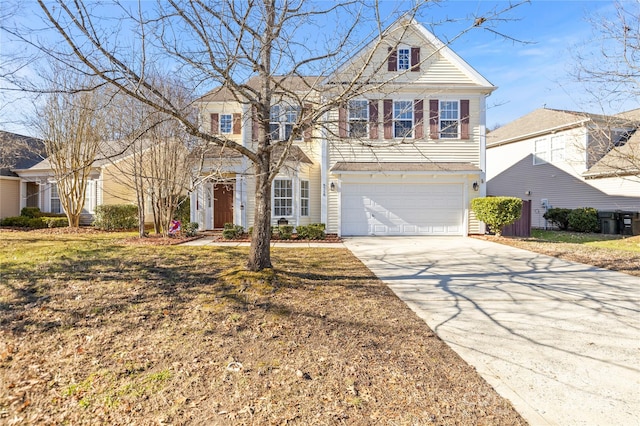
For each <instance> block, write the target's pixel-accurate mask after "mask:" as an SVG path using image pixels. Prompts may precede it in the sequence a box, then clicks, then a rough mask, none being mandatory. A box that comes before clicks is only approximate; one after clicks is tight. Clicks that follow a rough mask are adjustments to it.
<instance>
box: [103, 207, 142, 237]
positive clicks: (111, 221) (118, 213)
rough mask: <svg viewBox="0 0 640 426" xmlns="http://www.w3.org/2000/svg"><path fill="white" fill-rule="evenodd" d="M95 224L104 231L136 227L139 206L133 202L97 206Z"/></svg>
mask: <svg viewBox="0 0 640 426" xmlns="http://www.w3.org/2000/svg"><path fill="white" fill-rule="evenodd" d="M93 226H95V227H96V228H98V229H102V230H104V231H115V230H125V229H136V228H137V227H138V206H136V205H133V204H113V205H104V204H102V205H99V206H97V207H96V213H95V219H94V221H93Z"/></svg>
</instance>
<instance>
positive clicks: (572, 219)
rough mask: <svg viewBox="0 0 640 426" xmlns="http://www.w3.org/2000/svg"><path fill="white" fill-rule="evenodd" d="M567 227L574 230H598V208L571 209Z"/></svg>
mask: <svg viewBox="0 0 640 426" xmlns="http://www.w3.org/2000/svg"><path fill="white" fill-rule="evenodd" d="M568 220H569V228H570V229H571V230H573V231H576V232H598V231H599V230H600V225H599V224H598V210H596V209H594V208H593V207H582V208H578V209H573V210H572V211H571V213H569V216H568Z"/></svg>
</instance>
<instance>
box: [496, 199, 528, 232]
mask: <svg viewBox="0 0 640 426" xmlns="http://www.w3.org/2000/svg"><path fill="white" fill-rule="evenodd" d="M502 235H504V236H505V237H530V236H531V200H522V213H521V214H520V219H518V220H517V221H515V222H514V223H512V224H511V225H507V226H505V227H504V228H502Z"/></svg>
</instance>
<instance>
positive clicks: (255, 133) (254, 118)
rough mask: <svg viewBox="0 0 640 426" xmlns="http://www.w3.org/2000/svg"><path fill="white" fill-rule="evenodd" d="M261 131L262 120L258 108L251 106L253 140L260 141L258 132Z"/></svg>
mask: <svg viewBox="0 0 640 426" xmlns="http://www.w3.org/2000/svg"><path fill="white" fill-rule="evenodd" d="M259 132H260V121H259V120H258V109H257V108H256V107H255V106H252V107H251V140H252V141H253V142H257V141H258V133H259Z"/></svg>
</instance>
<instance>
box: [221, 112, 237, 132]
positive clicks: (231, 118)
mask: <svg viewBox="0 0 640 426" xmlns="http://www.w3.org/2000/svg"><path fill="white" fill-rule="evenodd" d="M223 117H228V119H229V131H228V132H225V131H224V130H223V129H222V121H223ZM218 127H219V129H218V130H219V132H220V134H225V135H229V134H231V133H233V114H220V118H219V119H218Z"/></svg>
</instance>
